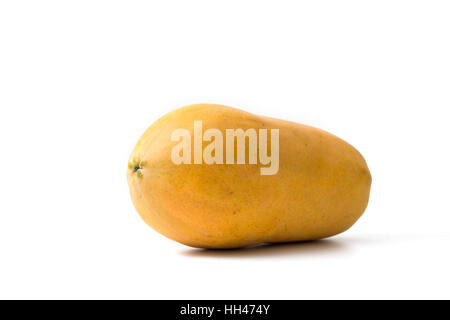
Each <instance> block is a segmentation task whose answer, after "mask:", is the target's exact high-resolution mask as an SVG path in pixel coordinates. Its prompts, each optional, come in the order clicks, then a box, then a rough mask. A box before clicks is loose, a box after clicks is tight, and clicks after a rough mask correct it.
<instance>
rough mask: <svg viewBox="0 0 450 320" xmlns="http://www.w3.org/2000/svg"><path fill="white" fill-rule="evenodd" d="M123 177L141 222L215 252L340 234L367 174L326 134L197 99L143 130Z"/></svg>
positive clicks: (365, 187) (357, 212) (354, 212)
mask: <svg viewBox="0 0 450 320" xmlns="http://www.w3.org/2000/svg"><path fill="white" fill-rule="evenodd" d="M127 181H128V185H129V188H130V194H131V199H132V202H133V204H134V206H135V208H136V210H137V212H138V213H139V215H140V216H141V217H142V219H143V220H144V221H145V222H146V223H147V224H148V225H149V226H150V227H152V228H153V229H155V230H156V231H158V232H160V233H161V234H163V235H165V236H166V237H168V238H170V239H172V240H175V241H178V242H180V243H182V244H185V245H187V246H191V247H196V248H213V249H214V248H239V247H247V246H253V245H258V244H265V243H280V242H297V241H307V240H315V239H322V238H326V237H330V236H333V235H336V234H338V233H341V232H343V231H345V230H347V229H348V228H350V227H351V226H352V225H353V224H354V223H355V222H356V221H357V220H358V219H359V217H360V216H361V215H362V214H363V212H364V210H365V209H366V207H367V204H368V200H369V193H370V187H371V182H372V178H371V174H370V171H369V169H368V167H367V164H366V161H365V160H364V158H363V157H362V155H361V154H360V153H359V152H358V151H357V150H356V149H355V148H354V147H352V146H351V145H350V144H348V143H347V142H345V141H343V140H342V139H340V138H338V137H336V136H334V135H332V134H330V133H328V132H326V131H323V130H320V129H317V128H314V127H310V126H307V125H303V124H298V123H294V122H290V121H284V120H278V119H274V118H269V117H265V116H258V115H254V114H251V113H248V112H245V111H242V110H239V109H236V108H232V107H227V106H223V105H215V104H196V105H190V106H186V107H182V108H179V109H177V110H174V111H172V112H170V113H168V114H166V115H165V116H163V117H162V118H160V119H159V120H157V121H156V122H154V123H153V124H152V125H151V126H150V127H149V128H148V129H147V130H146V131H145V132H144V134H143V135H142V136H141V137H140V139H139V140H138V142H137V144H136V146H135V147H134V149H133V151H132V152H131V155H130V158H129V161H128V168H127Z"/></svg>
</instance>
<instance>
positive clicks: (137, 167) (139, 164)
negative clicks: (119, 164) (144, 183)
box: [128, 158, 145, 178]
mask: <svg viewBox="0 0 450 320" xmlns="http://www.w3.org/2000/svg"><path fill="white" fill-rule="evenodd" d="M144 164H145V163H144V161H139V160H138V159H136V158H134V159H133V160H130V161H129V162H128V169H130V170H133V173H134V172H136V175H137V177H138V178H142V176H143V175H144V173H143V172H142V170H141V169H142V168H143V167H144Z"/></svg>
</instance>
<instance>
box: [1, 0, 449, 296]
mask: <svg viewBox="0 0 450 320" xmlns="http://www.w3.org/2000/svg"><path fill="white" fill-rule="evenodd" d="M198 102H209V103H220V104H226V105H230V106H234V107H238V108H241V109H244V110H247V111H250V112H253V113H257V114H261V115H267V116H272V117H276V118H281V119H289V120H293V121H297V122H301V123H305V124H309V125H313V126H317V127H320V128H322V129H325V130H327V131H330V132H332V133H334V134H336V135H338V136H340V137H341V138H343V139H345V140H347V141H348V142H350V143H351V144H353V145H354V146H355V147H356V148H357V149H359V151H360V152H361V153H362V154H363V155H364V157H365V158H366V160H367V162H368V165H369V168H370V169H371V172H372V176H373V185H372V192H371V198H370V202H369V206H368V209H367V210H366V212H365V214H364V215H363V217H362V218H361V219H360V220H359V221H358V222H357V223H356V224H355V225H354V226H353V227H352V228H351V229H350V230H348V231H347V232H345V233H343V234H341V235H339V236H336V237H333V238H331V239H329V240H324V241H319V242H315V243H303V244H301V243H300V244H289V245H280V246H267V247H260V248H254V249H245V250H234V251H219V252H217V251H202V250H197V249H191V248H189V247H186V246H183V245H181V244H178V243H175V242H172V241H171V240H168V239H166V238H165V237H163V236H162V235H160V234H158V233H156V232H155V231H153V230H152V229H150V228H149V227H148V226H147V225H146V224H145V223H144V222H143V221H141V219H140V218H139V216H138V214H137V213H136V211H135V209H134V208H133V205H132V203H131V200H130V197H129V193H128V186H127V183H126V177H125V172H126V165H127V160H128V156H129V154H130V152H131V150H132V148H133V147H134V144H135V143H136V141H137V139H138V138H139V136H140V135H141V134H142V132H143V131H144V130H145V129H146V128H147V127H148V126H149V125H150V124H151V123H152V122H153V121H155V120H156V119H157V118H158V117H160V116H162V115H163V114H165V113H167V112H168V111H170V110H173V109H175V108H177V107H180V106H183V105H187V104H192V103H198ZM449 107H450V3H449V2H448V1H393V0H389V1H261V0H259V1H242V0H240V1H230V0H228V1H211V0H205V1H2V2H1V4H0V110H1V111H0V139H1V149H0V150H1V153H0V154H1V157H0V170H1V172H0V188H1V190H0V191H1V197H0V298H44V299H46V298H60V299H66V298H87V299H91V298H137V299H141V298H142V299H149V298H153V299H156V298H158V299H165V298H183V299H196V298H209V299H215V298H223V299H228V298H234V299H241V298H242V299H258V298H261V299H262V298H264V299H303V298H306V299H314V298H344V299H345V298H450V292H449V285H450V275H449V270H450V249H449V247H450V212H449V211H450V210H449V209H450V205H449V197H450V196H449V180H450V173H449V169H448V168H449V162H450V152H449V143H448V138H449V128H448V121H449V112H448V110H449Z"/></svg>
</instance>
